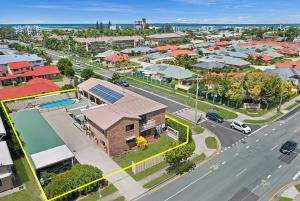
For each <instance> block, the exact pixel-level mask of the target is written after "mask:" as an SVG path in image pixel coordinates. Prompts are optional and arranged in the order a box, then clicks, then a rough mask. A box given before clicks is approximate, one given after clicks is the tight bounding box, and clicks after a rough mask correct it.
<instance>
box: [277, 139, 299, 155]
mask: <svg viewBox="0 0 300 201" xmlns="http://www.w3.org/2000/svg"><path fill="white" fill-rule="evenodd" d="M296 148H297V142H294V141H291V140H289V141H287V142H285V143H284V144H283V145H282V146H281V147H280V150H279V151H280V152H281V153H283V154H288V155H289V154H290V153H292V152H293V151H295V150H296Z"/></svg>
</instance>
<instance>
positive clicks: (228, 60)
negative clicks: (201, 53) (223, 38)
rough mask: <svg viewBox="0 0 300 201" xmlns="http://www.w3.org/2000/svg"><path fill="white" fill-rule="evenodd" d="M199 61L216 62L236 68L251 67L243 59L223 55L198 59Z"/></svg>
mask: <svg viewBox="0 0 300 201" xmlns="http://www.w3.org/2000/svg"><path fill="white" fill-rule="evenodd" d="M198 61H215V62H219V63H223V64H225V65H228V66H231V67H236V68H240V67H246V66H249V65H250V63H249V62H248V61H245V60H243V59H240V58H235V57H230V56H223V55H217V56H209V57H205V58H200V59H198Z"/></svg>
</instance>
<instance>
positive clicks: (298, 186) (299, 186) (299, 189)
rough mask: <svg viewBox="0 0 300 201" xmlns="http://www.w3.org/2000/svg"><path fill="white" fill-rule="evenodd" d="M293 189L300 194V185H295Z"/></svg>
mask: <svg viewBox="0 0 300 201" xmlns="http://www.w3.org/2000/svg"><path fill="white" fill-rule="evenodd" d="M295 188H296V189H297V190H298V191H299V192H300V184H298V185H296V186H295Z"/></svg>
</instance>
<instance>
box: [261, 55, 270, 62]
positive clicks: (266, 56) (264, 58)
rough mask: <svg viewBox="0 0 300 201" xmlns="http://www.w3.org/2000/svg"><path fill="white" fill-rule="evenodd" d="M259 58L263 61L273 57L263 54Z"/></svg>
mask: <svg viewBox="0 0 300 201" xmlns="http://www.w3.org/2000/svg"><path fill="white" fill-rule="evenodd" d="M261 59H262V60H263V61H271V60H272V59H273V58H272V57H271V56H268V55H263V56H262V57H261Z"/></svg>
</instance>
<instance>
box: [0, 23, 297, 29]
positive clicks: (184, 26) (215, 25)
mask: <svg viewBox="0 0 300 201" xmlns="http://www.w3.org/2000/svg"><path fill="white" fill-rule="evenodd" d="M170 24H171V25H173V26H176V27H178V29H179V30H184V29H196V28H201V27H216V28H223V27H280V26H281V27H300V24H179V23H170ZM7 25H8V24H0V26H7ZM9 25H10V26H41V27H45V28H54V27H57V28H62V27H93V26H95V24H9ZM115 25H117V26H121V27H133V24H115ZM163 25H164V24H162V23H153V24H149V26H156V27H161V26H163Z"/></svg>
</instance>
